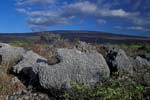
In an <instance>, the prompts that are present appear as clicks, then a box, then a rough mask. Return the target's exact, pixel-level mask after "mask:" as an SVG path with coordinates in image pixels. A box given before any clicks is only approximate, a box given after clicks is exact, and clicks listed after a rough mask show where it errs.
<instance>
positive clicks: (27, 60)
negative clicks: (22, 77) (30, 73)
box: [13, 51, 46, 74]
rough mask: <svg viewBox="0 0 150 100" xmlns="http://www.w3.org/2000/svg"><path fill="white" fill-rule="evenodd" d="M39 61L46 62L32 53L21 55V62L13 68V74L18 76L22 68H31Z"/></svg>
mask: <svg viewBox="0 0 150 100" xmlns="http://www.w3.org/2000/svg"><path fill="white" fill-rule="evenodd" d="M40 61H46V59H45V58H43V57H41V56H39V55H38V54H36V53H34V52H33V51H28V52H27V53H25V54H24V55H23V57H22V60H21V61H20V62H19V63H18V64H17V65H15V66H13V72H14V73H17V74H19V73H20V72H21V71H22V70H23V69H24V68H29V67H31V68H32V66H33V65H34V64H36V63H38V62H40Z"/></svg>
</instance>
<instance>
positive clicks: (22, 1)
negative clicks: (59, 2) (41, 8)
mask: <svg viewBox="0 0 150 100" xmlns="http://www.w3.org/2000/svg"><path fill="white" fill-rule="evenodd" d="M38 3H41V4H47V3H54V0H18V1H17V5H20V6H22V5H34V4H38Z"/></svg>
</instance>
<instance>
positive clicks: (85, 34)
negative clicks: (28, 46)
mask: <svg viewBox="0 0 150 100" xmlns="http://www.w3.org/2000/svg"><path fill="white" fill-rule="evenodd" d="M45 32H47V33H54V34H60V35H61V36H62V37H63V38H67V39H69V40H73V39H80V40H82V41H86V42H98V43H141V42H144V43H145V42H146V43H150V37H140V36H128V35H118V34H112V33H105V32H98V31H84V30H83V31H76V30H71V31H66V30H58V31H45ZM40 33H44V32H32V33H14V34H7V33H2V34H0V42H10V41H19V40H31V41H32V40H36V39H38V38H39V36H40Z"/></svg>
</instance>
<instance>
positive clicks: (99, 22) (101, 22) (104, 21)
mask: <svg viewBox="0 0 150 100" xmlns="http://www.w3.org/2000/svg"><path fill="white" fill-rule="evenodd" d="M96 23H97V24H106V20H103V19H97V20H96Z"/></svg>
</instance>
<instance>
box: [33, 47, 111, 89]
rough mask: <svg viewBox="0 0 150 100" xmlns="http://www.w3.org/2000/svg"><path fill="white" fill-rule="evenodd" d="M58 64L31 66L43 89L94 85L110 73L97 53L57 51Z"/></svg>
mask: <svg viewBox="0 0 150 100" xmlns="http://www.w3.org/2000/svg"><path fill="white" fill-rule="evenodd" d="M57 57H58V59H59V60H60V62H59V63H57V64H54V65H48V64H47V63H44V62H41V63H36V64H34V66H33V71H34V72H35V73H37V74H38V77H39V83H40V85H41V86H42V87H43V88H45V89H51V88H55V89H61V88H66V89H68V88H70V86H71V83H72V82H76V83H84V84H88V85H94V84H95V83H96V82H98V81H100V80H101V79H103V78H108V77H109V74H110V71H109V68H108V66H107V64H106V61H105V59H104V58H103V56H102V55H101V54H99V53H97V52H88V53H85V52H81V51H79V50H77V49H57Z"/></svg>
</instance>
